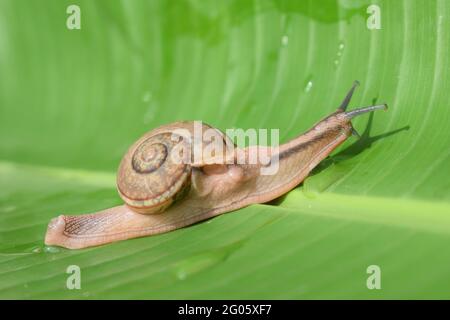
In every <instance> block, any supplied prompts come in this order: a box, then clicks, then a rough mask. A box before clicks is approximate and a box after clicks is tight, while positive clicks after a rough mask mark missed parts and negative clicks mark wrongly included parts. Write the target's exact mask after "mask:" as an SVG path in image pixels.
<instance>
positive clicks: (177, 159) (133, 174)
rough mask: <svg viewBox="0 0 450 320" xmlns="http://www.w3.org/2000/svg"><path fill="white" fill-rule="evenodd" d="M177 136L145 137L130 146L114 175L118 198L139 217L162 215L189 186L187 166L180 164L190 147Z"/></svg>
mask: <svg viewBox="0 0 450 320" xmlns="http://www.w3.org/2000/svg"><path fill="white" fill-rule="evenodd" d="M188 143H189V142H188V141H186V140H185V139H184V138H183V137H181V136H180V135H177V134H175V133H172V132H160V133H156V134H154V135H151V134H150V135H146V136H144V137H142V138H141V139H139V140H138V141H137V142H136V143H135V144H133V145H132V146H131V148H130V149H129V150H128V152H127V153H126V154H125V156H124V157H123V159H122V162H121V164H120V167H119V171H118V175H117V189H118V191H119V195H120V196H121V198H122V199H123V200H124V201H125V203H126V204H127V205H128V206H130V207H131V208H132V209H133V210H135V211H137V212H140V213H158V212H162V211H164V209H165V208H167V207H168V206H169V205H170V204H171V203H172V202H173V201H174V200H175V199H176V198H177V197H180V196H181V195H182V194H183V193H184V192H186V191H187V190H188V189H189V186H190V174H191V166H190V165H189V164H187V163H186V162H184V161H181V160H182V156H183V152H185V151H186V150H189V149H188V148H189V147H190V146H189V145H188Z"/></svg>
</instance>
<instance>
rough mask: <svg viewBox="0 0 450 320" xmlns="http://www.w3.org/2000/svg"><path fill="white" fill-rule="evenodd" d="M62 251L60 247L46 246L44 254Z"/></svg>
mask: <svg viewBox="0 0 450 320" xmlns="http://www.w3.org/2000/svg"><path fill="white" fill-rule="evenodd" d="M60 251H61V250H60V249H59V248H58V247H53V246H44V252H45V253H58V252H60Z"/></svg>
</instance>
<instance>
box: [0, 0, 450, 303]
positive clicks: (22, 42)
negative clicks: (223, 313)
mask: <svg viewBox="0 0 450 320" xmlns="http://www.w3.org/2000/svg"><path fill="white" fill-rule="evenodd" d="M70 4H73V1H65V0H64V1H56V0H45V1H38V0H30V1H21V2H19V1H13V0H10V1H8V0H2V1H0V137H1V138H0V298H31V299H45V298H57V299H69V298H77V299H90V298H92V299H93V298H96V299H108V298H156V299H160V298H171V299H184V298H208V299H209V298H280V299H281V298H288V299H290V298H307V299H314V298H356V299H366V298H377V299H378V298H401V299H406V298H450V273H449V272H448V266H449V264H450V250H448V244H449V242H450V180H449V176H450V167H449V166H448V162H449V160H450V149H449V145H450V133H449V131H448V130H447V126H448V123H450V112H449V110H450V108H449V106H448V101H449V100H448V93H449V91H450V76H449V74H450V54H449V53H450V50H449V49H450V1H447V0H429V1H425V0H423V1H422V0H398V1H366V0H354V1H352V0H340V1H334V0H322V1H312V0H309V1H307V0H302V1H275V0H273V1H270V0H253V1H250V0H245V1H241V0H229V1H226V0H220V1H215V0H208V1H204V0H202V1H200V0H177V1H163V0H161V1H143V0H142V1H140V0H135V1H117V0H113V1H106V0H96V1H81V0H79V1H77V3H76V4H77V5H79V6H80V8H81V29H80V30H69V29H67V27H66V19H67V17H68V14H67V13H66V8H67V6H69V5H70ZM371 4H376V5H378V6H379V7H380V10H381V11H380V12H381V29H380V30H369V29H368V28H367V24H366V23H367V18H368V17H369V14H368V13H367V7H368V6H369V5H371ZM355 79H358V80H359V81H360V82H361V86H360V88H359V89H358V90H357V91H356V93H355V96H354V98H353V101H352V103H351V107H350V108H352V107H356V106H364V105H370V104H372V103H374V102H377V103H382V102H387V103H388V104H389V107H390V109H389V111H388V112H385V113H383V112H381V113H376V114H374V116H373V117H370V116H365V117H361V118H358V119H355V120H354V125H355V128H356V129H357V130H358V131H359V132H360V133H361V134H362V138H361V139H360V140H357V139H356V138H349V139H348V141H347V142H346V143H345V144H344V145H343V146H341V147H340V148H339V149H338V150H336V151H335V152H334V153H333V154H332V156H331V157H330V158H328V159H326V160H325V161H323V162H322V163H321V164H320V165H319V166H318V167H317V168H316V169H315V170H314V171H313V173H312V175H311V176H310V177H309V178H307V179H306V180H305V181H304V183H303V184H302V185H301V186H299V187H298V188H296V189H294V190H293V191H291V192H290V193H288V194H287V195H286V196H284V197H282V198H281V199H279V200H277V201H274V202H272V203H270V204H264V205H252V206H249V207H247V208H244V209H241V210H238V211H235V212H232V213H228V214H225V215H222V216H219V217H216V218H213V219H211V220H208V221H206V222H203V223H199V224H196V225H194V226H191V227H188V228H184V229H180V230H177V231H174V232H170V233H167V234H162V235H158V236H152V237H146V238H140V239H133V240H128V241H122V242H118V243H114V244H111V245H105V246H101V247H97V248H89V249H84V250H66V249H61V248H53V247H50V248H49V247H45V246H44V245H43V238H44V234H45V230H46V226H47V223H48V222H49V220H50V219H51V218H52V217H54V216H56V215H58V214H60V213H70V214H79V213H80V214H81V213H86V212H92V211H95V210H100V209H104V208H108V207H111V206H115V205H118V204H120V203H121V200H120V198H119V197H118V195H117V193H116V190H115V170H116V168H117V166H118V163H119V161H120V159H121V157H122V155H123V154H124V153H125V151H126V149H127V148H128V146H129V145H130V144H132V143H133V142H134V141H135V140H136V139H137V138H138V137H139V136H140V135H142V134H143V133H145V132H146V131H149V130H151V129H152V128H154V127H156V126H159V125H161V124H165V123H170V122H173V121H177V120H203V121H205V122H207V123H209V124H212V125H214V126H216V127H218V128H220V129H222V130H225V129H227V128H244V129H248V128H267V129H272V128H273V129H280V139H281V141H282V142H284V141H287V140H288V139H290V138H292V137H294V136H296V135H298V134H299V133H301V132H303V131H305V130H306V129H308V128H309V127H311V126H312V125H313V124H314V123H315V122H317V121H318V120H320V119H321V118H322V117H324V116H325V115H327V114H329V113H331V112H332V111H334V110H335V109H336V107H337V106H338V105H339V104H340V102H341V101H342V99H343V97H344V95H345V94H346V92H347V91H348V89H349V88H350V86H351V84H352V82H353V80H355ZM70 265H78V266H79V267H80V268H81V274H82V278H81V290H69V289H67V288H66V280H67V277H68V276H69V275H68V274H67V273H66V269H67V267H68V266H70ZM370 265H378V266H379V267H380V268H381V289H380V290H369V289H368V288H367V286H366V281H367V278H368V277H369V276H370V275H369V274H367V272H366V270H367V268H368V267H369V266H370Z"/></svg>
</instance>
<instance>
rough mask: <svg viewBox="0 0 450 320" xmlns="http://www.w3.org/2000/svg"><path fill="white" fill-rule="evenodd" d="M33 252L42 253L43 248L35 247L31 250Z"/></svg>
mask: <svg viewBox="0 0 450 320" xmlns="http://www.w3.org/2000/svg"><path fill="white" fill-rule="evenodd" d="M31 252H32V253H41V252H42V248H41V247H38V246H36V247H33V248H31Z"/></svg>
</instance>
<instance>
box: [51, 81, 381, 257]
mask: <svg viewBox="0 0 450 320" xmlns="http://www.w3.org/2000/svg"><path fill="white" fill-rule="evenodd" d="M358 84H359V83H358V82H357V81H355V82H354V83H353V86H352V87H351V89H350V91H349V92H348V93H347V95H346V97H345V99H344V101H343V102H342V104H341V105H340V107H339V108H338V109H337V110H336V111H335V112H333V113H332V114H330V115H329V116H327V117H325V118H324V119H323V120H321V121H320V122H318V123H317V124H316V125H314V126H313V127H312V128H311V129H310V130H308V131H306V132H305V133H304V134H302V135H300V136H298V137H296V138H294V139H292V140H291V141H289V142H287V143H284V144H282V145H280V146H278V147H273V146H270V147H269V146H250V147H246V148H238V147H237V146H236V145H234V143H233V142H232V141H231V139H230V138H229V137H228V136H227V135H226V134H224V133H223V132H221V131H220V130H218V129H215V128H212V127H211V126H209V125H207V124H204V123H202V124H201V125H200V126H199V125H198V124H196V122H194V121H182V122H175V123H172V124H169V125H165V126H161V127H158V128H156V129H154V130H152V131H150V132H148V133H146V134H145V135H144V136H142V137H141V138H140V139H139V140H137V141H136V142H135V143H134V144H133V145H132V146H131V147H130V148H129V150H128V151H127V153H126V154H125V155H124V157H123V158H122V161H121V162H120V165H119V169H118V173H117V190H118V193H119V195H120V197H121V198H122V199H123V201H124V204H123V205H120V206H116V207H113V208H109V209H105V210H102V211H99V212H96V213H91V214H84V215H78V216H72V215H60V216H59V217H56V218H54V219H52V220H51V221H50V223H49V225H48V228H47V233H46V236H45V243H46V244H47V245H58V246H62V247H66V248H70V249H79V248H86V247H91V246H98V245H102V244H106V243H110V242H115V241H119V240H125V239H131V238H136V237H143V236H148V235H154V234H160V233H164V232H168V231H172V230H175V229H179V228H182V227H186V226H188V225H192V224H194V223H197V222H199V221H202V220H205V219H209V218H211V217H214V216H217V215H220V214H223V213H226V212H230V211H234V210H237V209H239V208H243V207H246V206H248V205H251V204H256V203H264V202H268V201H271V200H273V199H275V198H278V197H280V196H281V195H283V194H285V193H287V192H288V191H290V190H291V189H293V188H294V187H296V186H297V185H298V184H300V183H301V182H302V181H303V180H304V179H305V178H306V177H307V176H308V174H309V173H310V172H311V170H312V169H313V168H314V167H315V166H317V165H318V164H319V163H320V162H321V161H322V160H323V159H324V158H326V157H327V156H328V155H329V154H330V153H331V152H332V151H333V150H334V149H335V148H336V147H338V146H339V145H340V144H342V143H343V142H344V141H345V140H346V139H347V138H348V137H349V136H351V135H352V134H353V135H357V136H358V134H357V132H356V131H355V130H354V129H353V126H352V123H351V120H352V119H353V118H354V117H356V116H358V115H361V114H364V113H368V112H372V111H374V110H379V109H384V110H386V109H387V105H386V104H381V105H373V106H368V107H362V108H358V109H354V110H351V111H346V109H347V106H348V104H349V102H350V100H351V97H352V95H353V92H354V90H355V88H356V87H357V86H358ZM196 126H197V127H199V128H200V129H202V130H203V131H207V132H209V135H210V136H211V137H214V139H204V138H200V139H198V138H197V137H196V136H195V130H196ZM197 129H198V128H197ZM212 141H215V142H220V147H219V148H215V149H214V148H213V149H212V150H213V151H212V152H209V153H206V156H204V157H196V151H197V153H199V152H198V151H200V154H202V155H203V154H205V152H204V151H206V150H208V149H211V145H212V143H211V142H212ZM214 145H215V144H214ZM261 150H263V151H264V152H266V154H267V155H268V159H269V161H266V162H264V163H263V161H260V160H257V161H256V162H250V161H248V159H250V158H251V157H252V156H253V155H255V154H256V153H257V152H260V151H261ZM238 159H241V160H242V159H244V160H247V161H238ZM275 162H277V167H276V169H277V170H275V171H274V172H272V173H271V174H263V173H262V169H265V168H268V166H270V165H272V164H273V163H275Z"/></svg>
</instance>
